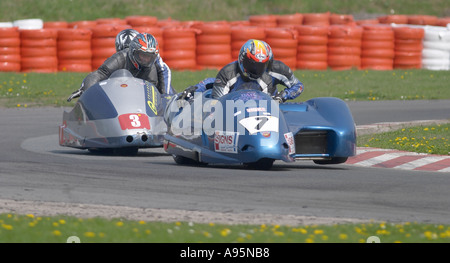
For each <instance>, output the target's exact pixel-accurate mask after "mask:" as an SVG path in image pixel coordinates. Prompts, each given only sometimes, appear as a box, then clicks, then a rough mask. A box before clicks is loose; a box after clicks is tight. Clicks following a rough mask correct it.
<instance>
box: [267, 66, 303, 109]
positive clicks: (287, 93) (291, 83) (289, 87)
mask: <svg viewBox="0 0 450 263" xmlns="http://www.w3.org/2000/svg"><path fill="white" fill-rule="evenodd" d="M268 73H269V75H270V76H272V78H273V79H272V80H273V85H274V86H275V87H276V86H277V85H278V84H281V85H283V86H285V87H286V88H285V89H284V90H283V91H282V92H280V93H279V96H281V97H282V98H283V100H284V101H286V100H293V99H295V98H297V97H298V96H299V95H300V94H301V93H302V92H303V83H301V82H300V81H299V80H298V79H297V78H296V77H295V75H294V73H293V72H292V70H291V68H289V67H288V66H287V65H286V64H284V63H283V62H282V61H280V60H274V61H273V63H272V66H271V67H270V69H269V70H268ZM275 92H276V91H275ZM271 95H276V94H274V93H272V94H271Z"/></svg>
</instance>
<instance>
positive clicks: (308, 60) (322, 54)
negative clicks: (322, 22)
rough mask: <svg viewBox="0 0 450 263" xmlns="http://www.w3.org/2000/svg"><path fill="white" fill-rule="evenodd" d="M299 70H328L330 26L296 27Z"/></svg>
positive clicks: (297, 65) (297, 64)
mask: <svg viewBox="0 0 450 263" xmlns="http://www.w3.org/2000/svg"><path fill="white" fill-rule="evenodd" d="M294 29H296V30H297V34H298V36H297V40H298V41H297V60H296V68H297V69H311V70H325V69H327V68H328V62H327V58H328V46H327V44H328V26H306V25H302V26H296V27H294Z"/></svg>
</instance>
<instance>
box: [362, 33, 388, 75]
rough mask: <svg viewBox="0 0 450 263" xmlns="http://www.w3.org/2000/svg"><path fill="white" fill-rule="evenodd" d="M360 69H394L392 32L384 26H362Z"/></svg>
mask: <svg viewBox="0 0 450 263" xmlns="http://www.w3.org/2000/svg"><path fill="white" fill-rule="evenodd" d="M362 28H363V32H362V43H361V69H374V70H391V69H393V68H394V31H393V30H392V28H391V27H390V26H385V25H363V26H362Z"/></svg>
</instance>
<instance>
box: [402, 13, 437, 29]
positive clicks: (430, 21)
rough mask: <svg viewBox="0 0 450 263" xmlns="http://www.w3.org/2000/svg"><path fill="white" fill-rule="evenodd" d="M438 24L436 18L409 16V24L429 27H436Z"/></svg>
mask: <svg viewBox="0 0 450 263" xmlns="http://www.w3.org/2000/svg"><path fill="white" fill-rule="evenodd" d="M437 23H438V18H437V17H436V16H427V15H412V16H408V24H411V25H428V26H435V25H437Z"/></svg>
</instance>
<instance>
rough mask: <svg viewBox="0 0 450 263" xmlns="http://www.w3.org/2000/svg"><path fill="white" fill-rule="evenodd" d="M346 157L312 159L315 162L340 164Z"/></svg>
mask: <svg viewBox="0 0 450 263" xmlns="http://www.w3.org/2000/svg"><path fill="white" fill-rule="evenodd" d="M347 159H348V157H333V158H331V159H330V160H314V163H316V164H340V163H345V162H346V161H347Z"/></svg>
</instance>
